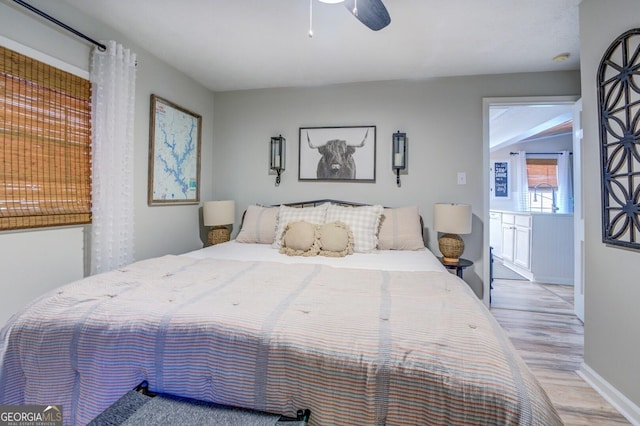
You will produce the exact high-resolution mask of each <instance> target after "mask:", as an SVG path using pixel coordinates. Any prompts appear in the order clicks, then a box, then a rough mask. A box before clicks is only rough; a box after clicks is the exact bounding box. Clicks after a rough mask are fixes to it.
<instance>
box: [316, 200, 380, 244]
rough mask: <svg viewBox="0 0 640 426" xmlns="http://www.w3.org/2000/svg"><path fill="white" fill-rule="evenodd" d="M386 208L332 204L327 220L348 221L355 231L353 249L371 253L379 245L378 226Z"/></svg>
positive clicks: (352, 230) (328, 210)
mask: <svg viewBox="0 0 640 426" xmlns="http://www.w3.org/2000/svg"><path fill="white" fill-rule="evenodd" d="M383 210H384V208H383V207H382V206H380V205H375V206H360V207H343V206H336V205H334V204H332V205H330V206H329V208H328V209H327V216H326V219H325V220H326V222H327V223H329V222H334V221H336V220H339V221H341V222H344V223H346V224H347V225H348V226H349V228H350V229H351V232H353V251H354V252H356V253H369V252H371V251H373V250H375V249H376V247H377V245H378V227H379V226H380V216H382V212H383Z"/></svg>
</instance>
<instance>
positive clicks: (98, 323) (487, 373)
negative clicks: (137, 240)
mask: <svg viewBox="0 0 640 426" xmlns="http://www.w3.org/2000/svg"><path fill="white" fill-rule="evenodd" d="M0 337H1V338H2V342H1V344H2V346H0V350H1V352H0V356H1V365H0V404H46V405H62V406H63V407H64V409H63V414H64V419H65V424H86V423H87V422H89V421H90V420H91V419H93V418H94V417H95V416H96V415H98V414H99V413H100V412H101V411H103V410H104V409H105V408H107V407H108V406H109V405H110V404H112V403H113V402H114V401H116V400H117V399H118V398H119V397H120V396H122V395H124V394H125V393H126V392H127V391H129V390H130V389H132V388H133V387H135V386H136V385H137V384H139V383H140V382H142V381H143V380H147V381H148V382H149V385H150V386H149V387H150V389H151V390H154V391H158V392H164V393H169V394H174V395H180V396H184V397H189V398H195V399H201V400H206V401H212V402H217V403H221V404H226V405H232V406H239V407H246V408H252V409H257V410H262V411H267V412H273V413H281V414H286V415H295V412H296V410H297V409H299V408H310V409H311V413H312V414H311V422H310V424H312V425H323V426H326V425H385V424H386V425H438V424H455V425H479V424H483V425H484V424H513V425H518V424H519V425H556V424H561V421H560V419H559V417H558V415H557V413H556V411H555V410H554V408H553V407H552V405H551V403H550V402H549V399H548V397H547V395H546V394H545V392H544V391H543V390H542V388H541V387H540V385H539V384H538V382H537V381H536V379H535V378H534V377H533V376H532V374H531V373H530V372H529V370H528V369H527V368H526V366H525V365H524V363H523V361H522V360H521V359H520V358H519V357H518V356H517V355H516V353H515V350H514V349H513V347H512V345H511V343H510V342H509V341H508V339H507V338H506V337H505V334H504V333H503V332H502V330H501V329H500V327H499V326H498V325H497V323H496V322H495V320H494V319H493V317H492V316H491V315H490V313H489V312H488V311H487V310H486V308H485V307H484V306H483V305H482V304H481V303H480V301H479V300H478V299H477V298H476V297H475V296H474V295H473V293H472V292H471V291H470V290H469V289H468V287H467V286H466V285H465V284H464V282H463V281H461V280H459V279H458V278H457V277H455V276H453V275H452V274H449V273H446V272H401V271H376V270H363V269H339V268H333V267H330V266H326V265H313V264H299V265H283V264H278V263H272V262H246V261H232V260H225V261H220V260H213V259H194V258H188V257H180V256H165V257H161V258H157V259H151V260H146V261H141V262H137V263H134V264H132V265H130V266H128V267H126V268H123V269H120V270H117V271H112V272H109V273H105V274H100V275H96V276H92V277H88V278H85V279H83V280H81V281H78V282H75V283H72V284H69V285H67V286H63V287H61V288H59V289H57V290H55V291H53V292H51V293H49V294H48V295H45V296H43V297H42V298H40V299H39V300H36V301H35V302H33V303H32V304H31V305H30V306H29V307H27V308H26V309H25V310H24V311H23V312H22V313H21V314H19V315H17V316H16V317H14V318H13V319H12V320H11V321H10V322H9V323H8V324H7V325H6V326H5V328H4V329H3V330H2V334H1V336H0Z"/></svg>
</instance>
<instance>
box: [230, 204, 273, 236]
mask: <svg viewBox="0 0 640 426" xmlns="http://www.w3.org/2000/svg"><path fill="white" fill-rule="evenodd" d="M278 210H279V208H278V207H264V206H258V205H252V206H249V207H247V211H246V212H245V214H244V219H243V221H242V229H241V230H240V232H239V233H238V236H237V237H236V241H237V242H239V243H258V244H273V240H274V239H275V236H276V225H277V224H278Z"/></svg>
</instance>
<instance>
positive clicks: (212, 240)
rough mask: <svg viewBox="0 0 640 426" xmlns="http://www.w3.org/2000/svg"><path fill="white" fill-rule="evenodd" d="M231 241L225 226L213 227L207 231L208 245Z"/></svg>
mask: <svg viewBox="0 0 640 426" xmlns="http://www.w3.org/2000/svg"><path fill="white" fill-rule="evenodd" d="M230 239H231V232H229V228H227V227H226V226H215V227H213V228H211V230H210V231H209V245H210V246H213V245H216V244H220V243H226V242H227V241H229V240H230Z"/></svg>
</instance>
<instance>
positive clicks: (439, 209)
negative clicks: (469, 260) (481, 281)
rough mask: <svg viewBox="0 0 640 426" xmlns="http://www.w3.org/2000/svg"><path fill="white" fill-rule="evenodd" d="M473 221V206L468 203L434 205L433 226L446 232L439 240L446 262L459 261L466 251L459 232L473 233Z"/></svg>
mask: <svg viewBox="0 0 640 426" xmlns="http://www.w3.org/2000/svg"><path fill="white" fill-rule="evenodd" d="M471 221H472V217H471V206H470V205H468V204H435V205H434V206H433V228H434V229H435V230H436V232H442V233H444V235H442V236H441V237H440V239H439V240H438V248H439V249H440V253H442V259H443V260H444V262H445V263H453V264H457V263H458V260H459V258H460V256H462V253H464V241H462V238H460V236H459V235H458V234H469V233H471Z"/></svg>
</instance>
